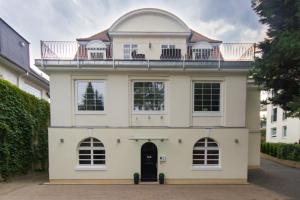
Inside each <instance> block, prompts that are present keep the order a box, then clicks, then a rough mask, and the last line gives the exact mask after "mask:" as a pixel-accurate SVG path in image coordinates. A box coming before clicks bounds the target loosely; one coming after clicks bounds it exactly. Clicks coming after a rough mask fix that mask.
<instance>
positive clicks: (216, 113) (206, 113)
mask: <svg viewBox="0 0 300 200" xmlns="http://www.w3.org/2000/svg"><path fill="white" fill-rule="evenodd" d="M195 83H219V84H220V105H219V107H220V109H219V111H195V110H194V100H195V99H194V98H195V94H194V91H195V90H194V89H195ZM191 99H192V103H191V105H192V108H191V109H192V116H196V117H197V116H212V117H221V116H222V113H223V82H222V81H210V80H193V81H192V98H191Z"/></svg>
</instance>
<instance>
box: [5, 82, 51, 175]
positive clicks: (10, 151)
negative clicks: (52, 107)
mask: <svg viewBox="0 0 300 200" xmlns="http://www.w3.org/2000/svg"><path fill="white" fill-rule="evenodd" d="M48 125H49V103H48V102H46V101H44V100H40V99H38V98H36V97H34V96H33V95H30V94H28V93H26V92H24V91H22V90H20V89H19V88H17V87H16V86H14V85H12V84H11V83H9V82H7V81H5V80H1V79H0V177H2V178H3V179H6V178H8V177H9V176H12V175H17V174H24V173H26V172H28V170H30V169H32V168H33V166H39V168H42V169H46V163H47V158H48V148H47V146H48V145H47V128H48Z"/></svg>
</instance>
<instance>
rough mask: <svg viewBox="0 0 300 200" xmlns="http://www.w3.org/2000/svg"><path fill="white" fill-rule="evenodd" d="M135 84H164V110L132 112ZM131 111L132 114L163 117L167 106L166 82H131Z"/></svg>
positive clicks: (151, 80)
mask: <svg viewBox="0 0 300 200" xmlns="http://www.w3.org/2000/svg"><path fill="white" fill-rule="evenodd" d="M136 82H162V83H163V84H164V110H148V111H147V110H141V111H136V110H134V83H136ZM131 94H132V95H131V96H132V98H131V105H132V106H131V107H132V108H131V110H132V113H133V114H142V115H143V114H145V115H149V114H151V115H164V114H166V112H167V105H166V99H167V82H166V81H165V80H159V79H155V80H154V79H149V80H145V79H144V80H133V81H132V83H131Z"/></svg>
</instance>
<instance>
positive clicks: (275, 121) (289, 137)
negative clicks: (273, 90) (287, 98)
mask: <svg viewBox="0 0 300 200" xmlns="http://www.w3.org/2000/svg"><path fill="white" fill-rule="evenodd" d="M266 141H267V142H272V143H278V142H280V143H300V119H298V118H291V117H287V116H286V112H285V111H284V110H283V109H282V108H280V107H279V106H273V105H272V104H269V105H267V126H266Z"/></svg>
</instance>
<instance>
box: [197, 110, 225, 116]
mask: <svg viewBox="0 0 300 200" xmlns="http://www.w3.org/2000/svg"><path fill="white" fill-rule="evenodd" d="M222 116H223V115H222V113H221V112H219V111H211V112H205V111H203V112H201V111H198V112H193V117H222Z"/></svg>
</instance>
